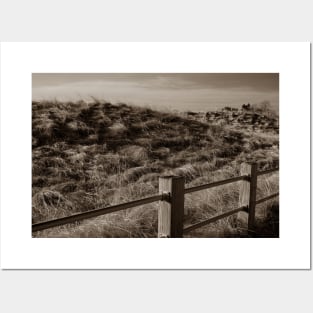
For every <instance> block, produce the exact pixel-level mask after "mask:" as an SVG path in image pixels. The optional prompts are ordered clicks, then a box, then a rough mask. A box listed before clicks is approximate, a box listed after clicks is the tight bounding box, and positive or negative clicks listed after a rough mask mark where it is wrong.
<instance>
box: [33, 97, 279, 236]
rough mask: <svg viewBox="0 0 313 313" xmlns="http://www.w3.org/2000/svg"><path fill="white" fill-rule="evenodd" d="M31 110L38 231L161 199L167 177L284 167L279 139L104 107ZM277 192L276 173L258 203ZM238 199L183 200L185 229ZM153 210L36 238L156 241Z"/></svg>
mask: <svg viewBox="0 0 313 313" xmlns="http://www.w3.org/2000/svg"><path fill="white" fill-rule="evenodd" d="M32 110H33V117H32V132H33V133H32V135H33V138H32V148H33V149H32V154H33V156H32V157H33V163H32V165H33V168H32V174H33V182H32V183H33V188H32V193H33V194H32V221H33V223H37V222H39V221H44V220H49V219H54V218H58V217H62V216H67V215H70V214H73V213H77V212H84V211H88V210H93V209H97V208H101V207H105V206H109V205H113V204H118V203H121V202H127V201H130V200H134V199H138V198H142V197H144V196H148V195H153V194H156V193H157V190H158V177H159V176H160V175H164V174H175V175H183V176H185V180H186V185H187V186H196V185H199V184H202V183H206V182H211V181H215V180H220V179H224V178H228V177H232V176H236V175H238V173H239V167H240V163H241V162H244V161H247V160H248V161H252V160H256V161H259V167H260V169H265V168H267V167H271V166H272V165H273V164H276V163H277V161H278V134H277V133H274V132H266V131H264V132H258V133H256V132H253V131H249V130H247V129H245V128H244V127H242V128H241V129H238V127H237V128H236V129H235V128H233V127H232V125H218V124H217V123H214V121H213V122H210V121H199V120H197V119H194V118H188V117H187V116H185V117H184V116H183V115H182V114H180V115H179V114H174V113H166V112H159V111H154V110H151V109H148V108H141V107H135V106H128V105H125V104H116V105H113V104H111V103H106V102H100V101H95V102H94V103H89V104H88V103H85V102H82V101H81V102H77V103H60V102H33V104H32ZM277 189H278V176H277V174H276V175H271V176H270V177H265V178H262V179H261V180H260V181H259V190H258V192H259V196H260V197H261V196H262V195H266V194H268V193H271V192H274V191H276V190H277ZM237 199H238V185H237V184H232V185H228V186H222V187H218V188H214V189H210V190H205V191H201V192H197V193H194V194H190V195H186V200H185V201H186V204H185V205H186V209H187V211H188V214H186V217H185V219H186V220H185V223H186V224H190V223H194V222H196V221H199V220H202V219H205V218H207V217H208V216H211V215H212V214H216V213H217V212H221V211H224V210H227V209H230V208H233V207H236V206H237ZM271 203H273V201H271ZM271 203H270V204H271ZM271 207H272V206H271V205H270V206H265V205H263V206H262V207H261V208H260V209H259V210H258V212H257V213H258V216H259V217H260V219H263V220H265V219H268V218H269V215H273V212H272V211H271V210H270V209H268V208H271ZM156 208H157V204H150V205H145V206H144V207H138V208H133V209H129V210H125V211H122V212H117V213H112V214H109V215H106V216H102V217H98V218H94V219H91V220H87V221H83V222H81V223H79V224H77V225H68V226H63V227H58V228H54V229H50V230H46V231H42V232H39V233H37V234H35V236H42V237H47V236H48V237H49V236H52V237H155V236H156V233H157V210H156ZM232 226H233V218H232V217H230V218H227V219H225V220H221V221H219V222H216V223H214V224H212V225H209V226H207V227H204V228H201V229H199V230H198V231H195V232H193V233H191V234H190V236H199V237H201V236H204V237H211V236H236V235H238V233H237V232H238V229H237V230H236V231H235V230H234V229H233V227H232ZM271 231H273V229H271V230H270V231H269V232H271Z"/></svg>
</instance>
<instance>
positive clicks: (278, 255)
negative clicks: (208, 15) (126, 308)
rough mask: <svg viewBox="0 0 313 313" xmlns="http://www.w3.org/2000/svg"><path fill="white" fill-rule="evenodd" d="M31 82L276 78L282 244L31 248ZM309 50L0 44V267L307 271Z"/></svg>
mask: <svg viewBox="0 0 313 313" xmlns="http://www.w3.org/2000/svg"><path fill="white" fill-rule="evenodd" d="M32 72H279V73H280V128H281V134H280V220H281V221H280V238H279V239H243V238H241V239H238V238H234V239H195V238H189V239H188V238H184V239H168V240H162V239H32V238H31V73H32ZM309 139H310V45H309V43H2V44H1V267H2V268H5V269H22V268H23V269H61V268H62V269H102V268H105V269H120V268H127V269H148V268H149V269H152V268H153V269H164V268H166V269H308V268H310V202H309V195H310V171H309V166H310V141H309Z"/></svg>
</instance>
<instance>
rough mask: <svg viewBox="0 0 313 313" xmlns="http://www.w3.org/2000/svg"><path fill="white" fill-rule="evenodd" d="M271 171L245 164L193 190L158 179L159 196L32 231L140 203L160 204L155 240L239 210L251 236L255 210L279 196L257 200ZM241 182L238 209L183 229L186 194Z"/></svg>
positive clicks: (176, 178)
mask: <svg viewBox="0 0 313 313" xmlns="http://www.w3.org/2000/svg"><path fill="white" fill-rule="evenodd" d="M278 170H279V168H273V169H269V170H265V171H261V172H259V171H257V164H256V163H250V164H247V163H244V164H242V165H241V171H240V176H238V177H233V178H229V179H225V180H221V181H217V182H212V183H209V184H204V185H200V186H196V187H190V188H185V179H184V177H180V176H162V177H160V178H159V194H158V195H155V196H151V197H147V198H144V199H140V200H135V201H131V202H127V203H123V204H118V205H114V206H110V207H105V208H102V209H97V210H91V211H87V212H84V213H78V214H74V215H71V216H67V217H62V218H58V219H54V220H50V221H45V222H40V223H37V224H33V225H32V231H33V232H37V231H41V230H44V229H48V228H51V227H56V226H61V225H65V224H69V223H75V222H77V221H81V220H84V219H89V218H92V217H97V216H100V215H104V214H108V213H112V212H117V211H121V210H125V209H129V208H133V207H136V206H140V205H143V204H148V203H152V202H156V201H159V211H158V237H160V238H170V237H172V238H180V237H183V235H184V234H186V233H188V232H190V231H192V230H194V229H197V228H199V227H202V226H205V225H208V224H210V223H213V222H216V221H218V220H220V219H222V218H225V217H228V216H230V215H233V214H236V213H238V212H240V211H245V212H247V213H248V226H247V227H248V233H249V234H251V235H252V236H253V233H254V232H255V231H254V229H255V207H256V205H257V204H260V203H262V202H264V201H267V200H270V199H272V198H274V197H277V196H278V195H279V193H278V192H277V193H274V194H271V195H268V196H266V197H265V198H262V199H257V197H256V196H257V195H256V193H257V192H256V191H257V178H258V176H261V175H265V174H269V173H272V172H275V171H278ZM239 181H240V182H241V183H240V188H239V201H238V208H236V209H233V210H230V211H227V212H224V213H222V214H219V215H216V216H213V217H211V218H209V219H207V220H204V221H202V222H199V223H197V224H194V225H191V226H188V227H186V228H184V225H183V218H184V199H185V194H188V193H192V192H196V191H200V190H205V189H209V188H213V187H217V186H221V185H226V184H230V183H234V182H239Z"/></svg>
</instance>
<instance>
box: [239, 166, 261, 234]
mask: <svg viewBox="0 0 313 313" xmlns="http://www.w3.org/2000/svg"><path fill="white" fill-rule="evenodd" d="M240 175H248V176H249V180H244V181H242V182H241V183H240V188H239V207H242V206H247V207H248V234H249V235H251V236H253V235H255V229H254V228H255V225H254V223H255V206H256V190H257V164H256V163H249V164H248V163H243V164H241V168H240ZM239 217H240V213H238V215H237V219H239Z"/></svg>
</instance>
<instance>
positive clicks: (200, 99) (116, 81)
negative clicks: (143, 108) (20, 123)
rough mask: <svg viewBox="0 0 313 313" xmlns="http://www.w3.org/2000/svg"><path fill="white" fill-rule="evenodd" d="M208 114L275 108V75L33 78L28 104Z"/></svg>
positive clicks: (102, 75)
mask: <svg viewBox="0 0 313 313" xmlns="http://www.w3.org/2000/svg"><path fill="white" fill-rule="evenodd" d="M90 96H94V97H97V98H101V99H106V100H108V101H112V102H119V101H122V102H126V103H130V102H131V103H135V104H138V105H151V106H154V107H170V108H174V109H178V110H187V109H193V110H209V109H212V108H219V107H222V106H225V105H230V106H240V105H241V104H243V103H247V102H250V103H258V102H261V101H263V100H265V99H268V100H270V101H271V102H272V103H273V104H274V105H276V106H278V74H242V73H240V74H236V73H234V74H224V73H216V74H206V73H203V74H199V73H190V74H184V73H175V74H163V73H152V74H149V73H147V74H138V73H137V74H136V73H135V74H134V73H130V74H33V98H34V100H35V99H37V100H38V99H39V100H40V99H54V98H57V99H60V100H78V99H86V98H88V97H90Z"/></svg>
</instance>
